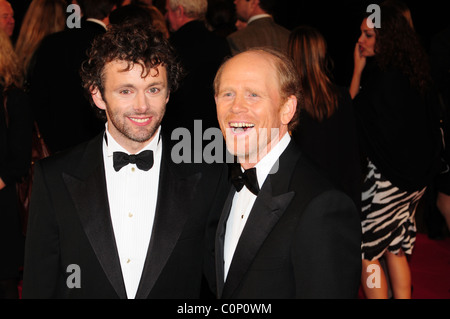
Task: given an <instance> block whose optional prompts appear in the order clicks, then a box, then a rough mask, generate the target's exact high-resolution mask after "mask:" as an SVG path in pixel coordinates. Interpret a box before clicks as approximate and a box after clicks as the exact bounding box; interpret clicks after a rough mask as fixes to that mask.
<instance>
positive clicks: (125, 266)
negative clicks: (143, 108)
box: [103, 125, 162, 298]
mask: <svg viewBox="0 0 450 319" xmlns="http://www.w3.org/2000/svg"><path fill="white" fill-rule="evenodd" d="M106 138H107V140H104V142H103V159H104V163H105V174H106V185H107V190H108V200H109V208H110V214H111V220H112V225H113V229H114V236H115V239H116V245H117V250H118V254H119V259H120V265H121V268H122V275H123V279H124V282H125V288H126V292H127V297H128V298H134V297H135V295H136V292H137V289H138V286H139V281H140V279H141V275H142V270H143V267H144V263H145V259H146V257H147V250H148V247H149V243H150V238H151V234H152V229H153V221H154V217H155V209H156V200H157V195H158V186H159V171H160V167H161V153H162V143H161V141H160V128H159V129H158V132H157V133H156V135H155V137H154V138H153V140H152V141H151V142H150V143H149V144H148V145H147V146H146V147H145V148H144V149H143V150H142V151H144V150H152V151H153V157H154V164H153V167H152V168H151V169H150V170H148V171H143V170H140V169H138V168H137V167H136V165H135V164H128V165H127V166H125V167H123V168H122V169H120V170H119V171H118V172H116V171H115V170H114V167H113V152H115V151H120V152H124V153H127V154H129V152H127V151H126V150H125V149H124V148H123V147H122V146H120V145H119V144H118V143H117V142H116V141H115V140H114V138H113V137H112V136H111V135H110V134H109V132H108V126H107V125H106Z"/></svg>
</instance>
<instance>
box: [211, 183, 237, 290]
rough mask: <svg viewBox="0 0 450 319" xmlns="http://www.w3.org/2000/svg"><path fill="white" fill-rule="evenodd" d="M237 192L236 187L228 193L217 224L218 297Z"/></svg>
mask: <svg viewBox="0 0 450 319" xmlns="http://www.w3.org/2000/svg"><path fill="white" fill-rule="evenodd" d="M235 192H236V189H235V188H234V187H231V189H230V192H229V193H228V197H227V200H226V201H225V204H224V207H223V210H222V213H221V215H220V219H219V223H218V224H217V230H216V240H215V256H216V258H215V259H216V283H217V285H216V287H217V295H218V296H220V295H221V294H222V290H223V284H224V276H225V269H224V243H225V230H226V225H227V220H228V216H229V215H230V211H231V204H232V203H233V197H234V194H235Z"/></svg>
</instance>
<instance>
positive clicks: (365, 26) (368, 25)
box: [361, 18, 375, 31]
mask: <svg viewBox="0 0 450 319" xmlns="http://www.w3.org/2000/svg"><path fill="white" fill-rule="evenodd" d="M374 27H375V25H374V24H373V22H372V20H371V19H368V18H365V19H364V20H363V21H362V23H361V30H364V31H374Z"/></svg>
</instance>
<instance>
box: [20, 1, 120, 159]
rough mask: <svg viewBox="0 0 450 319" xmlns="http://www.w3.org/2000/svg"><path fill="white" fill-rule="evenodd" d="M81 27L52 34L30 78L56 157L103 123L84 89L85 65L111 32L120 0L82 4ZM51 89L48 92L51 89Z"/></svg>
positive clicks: (46, 136)
mask: <svg viewBox="0 0 450 319" xmlns="http://www.w3.org/2000/svg"><path fill="white" fill-rule="evenodd" d="M76 3H77V4H78V5H79V6H80V10H81V12H80V14H81V17H80V18H81V20H80V25H79V27H78V26H76V25H74V26H67V28H66V29H64V30H63V31H60V32H56V33H53V34H49V35H48V36H46V37H45V38H44V39H43V40H42V41H41V45H40V46H39V48H38V50H37V51H36V53H35V63H34V68H33V72H32V73H30V74H29V76H28V80H29V87H30V98H31V101H32V110H33V113H34V115H35V119H36V121H37V124H38V125H39V128H40V131H41V133H42V136H43V138H44V140H45V142H46V144H47V146H48V148H49V149H50V152H51V153H56V152H60V151H63V150H66V149H68V148H70V147H73V146H75V145H77V144H79V143H81V142H84V141H86V140H89V139H91V138H92V137H94V136H96V135H97V134H98V133H100V132H101V131H102V130H103V127H104V123H103V122H102V121H101V120H99V119H98V118H97V117H96V116H95V113H94V112H93V111H92V108H91V106H90V103H89V100H88V97H86V96H85V92H84V90H83V88H82V86H81V78H80V74H79V73H80V67H81V63H82V62H83V61H84V60H85V59H86V51H87V50H88V49H89V48H90V46H91V43H92V41H93V39H94V38H95V37H96V36H98V35H101V34H103V33H105V32H106V26H107V25H108V24H109V19H108V18H109V14H110V13H111V11H112V10H113V9H115V8H116V7H117V5H118V3H121V1H120V0H96V1H91V0H77V2H76ZM50 87H51V88H52V89H51V90H49V89H48V88H50Z"/></svg>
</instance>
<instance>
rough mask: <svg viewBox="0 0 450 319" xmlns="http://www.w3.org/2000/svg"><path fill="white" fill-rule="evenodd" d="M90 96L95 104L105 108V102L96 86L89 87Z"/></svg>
mask: <svg viewBox="0 0 450 319" xmlns="http://www.w3.org/2000/svg"><path fill="white" fill-rule="evenodd" d="M91 96H92V100H93V101H94V103H95V105H97V107H98V108H99V109H101V110H106V103H105V101H104V100H103V96H102V93H101V92H100V90H99V89H98V88H92V89H91Z"/></svg>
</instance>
